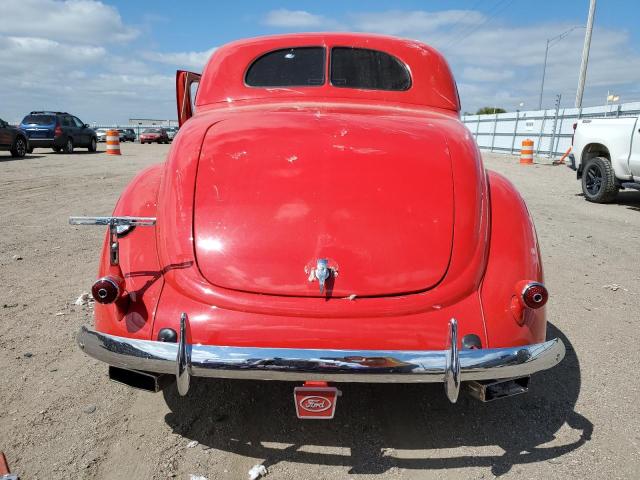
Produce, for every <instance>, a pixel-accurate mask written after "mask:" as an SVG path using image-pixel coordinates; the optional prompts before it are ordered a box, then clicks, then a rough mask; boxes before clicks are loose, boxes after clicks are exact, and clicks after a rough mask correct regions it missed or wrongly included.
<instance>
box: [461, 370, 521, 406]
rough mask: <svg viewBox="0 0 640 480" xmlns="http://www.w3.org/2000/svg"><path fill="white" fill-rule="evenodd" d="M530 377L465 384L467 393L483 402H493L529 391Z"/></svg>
mask: <svg viewBox="0 0 640 480" xmlns="http://www.w3.org/2000/svg"><path fill="white" fill-rule="evenodd" d="M529 379H530V377H529V376H526V377H518V378H507V379H500V380H479V381H475V380H472V381H470V382H465V384H466V386H467V392H469V394H470V395H471V396H472V397H473V398H476V399H478V400H480V401H481V402H492V401H494V400H498V399H499V398H505V397H513V396H514V395H520V394H521V393H527V392H528V391H529Z"/></svg>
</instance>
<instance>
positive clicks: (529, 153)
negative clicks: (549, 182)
mask: <svg viewBox="0 0 640 480" xmlns="http://www.w3.org/2000/svg"><path fill="white" fill-rule="evenodd" d="M520 164H521V165H532V164H533V140H531V139H529V138H527V139H526V140H523V141H522V148H521V149H520Z"/></svg>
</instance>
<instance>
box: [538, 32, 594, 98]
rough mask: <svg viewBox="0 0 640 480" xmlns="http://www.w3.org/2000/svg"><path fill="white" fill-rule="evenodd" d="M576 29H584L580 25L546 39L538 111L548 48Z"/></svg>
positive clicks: (545, 71)
mask: <svg viewBox="0 0 640 480" xmlns="http://www.w3.org/2000/svg"><path fill="white" fill-rule="evenodd" d="M576 28H585V27H583V26H581V25H576V26H575V27H571V28H570V29H569V30H567V31H566V32H562V33H561V34H560V35H556V36H555V37H551V38H548V39H547V48H546V49H545V51H544V65H543V66H542V82H541V83H540V100H539V101H538V110H542V92H543V91H544V77H545V74H546V73H547V57H548V56H549V47H551V46H553V45H554V44H556V43H558V42H559V41H560V40H562V39H563V38H565V37H566V36H567V35H569V34H570V33H571V32H573V31H574V30H575V29H576Z"/></svg>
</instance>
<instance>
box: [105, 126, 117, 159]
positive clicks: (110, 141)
mask: <svg viewBox="0 0 640 480" xmlns="http://www.w3.org/2000/svg"><path fill="white" fill-rule="evenodd" d="M107 155H120V132H118V131H117V130H109V131H108V132H107Z"/></svg>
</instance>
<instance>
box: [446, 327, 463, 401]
mask: <svg viewBox="0 0 640 480" xmlns="http://www.w3.org/2000/svg"><path fill="white" fill-rule="evenodd" d="M447 347H448V349H449V350H448V351H447V353H446V358H445V360H446V363H445V369H444V391H445V393H446V394H447V398H448V399H449V401H450V402H451V403H456V402H457V401H458V395H459V394H460V354H459V352H458V322H457V321H456V319H455V318H452V319H451V320H450V321H449V339H448V342H447Z"/></svg>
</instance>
